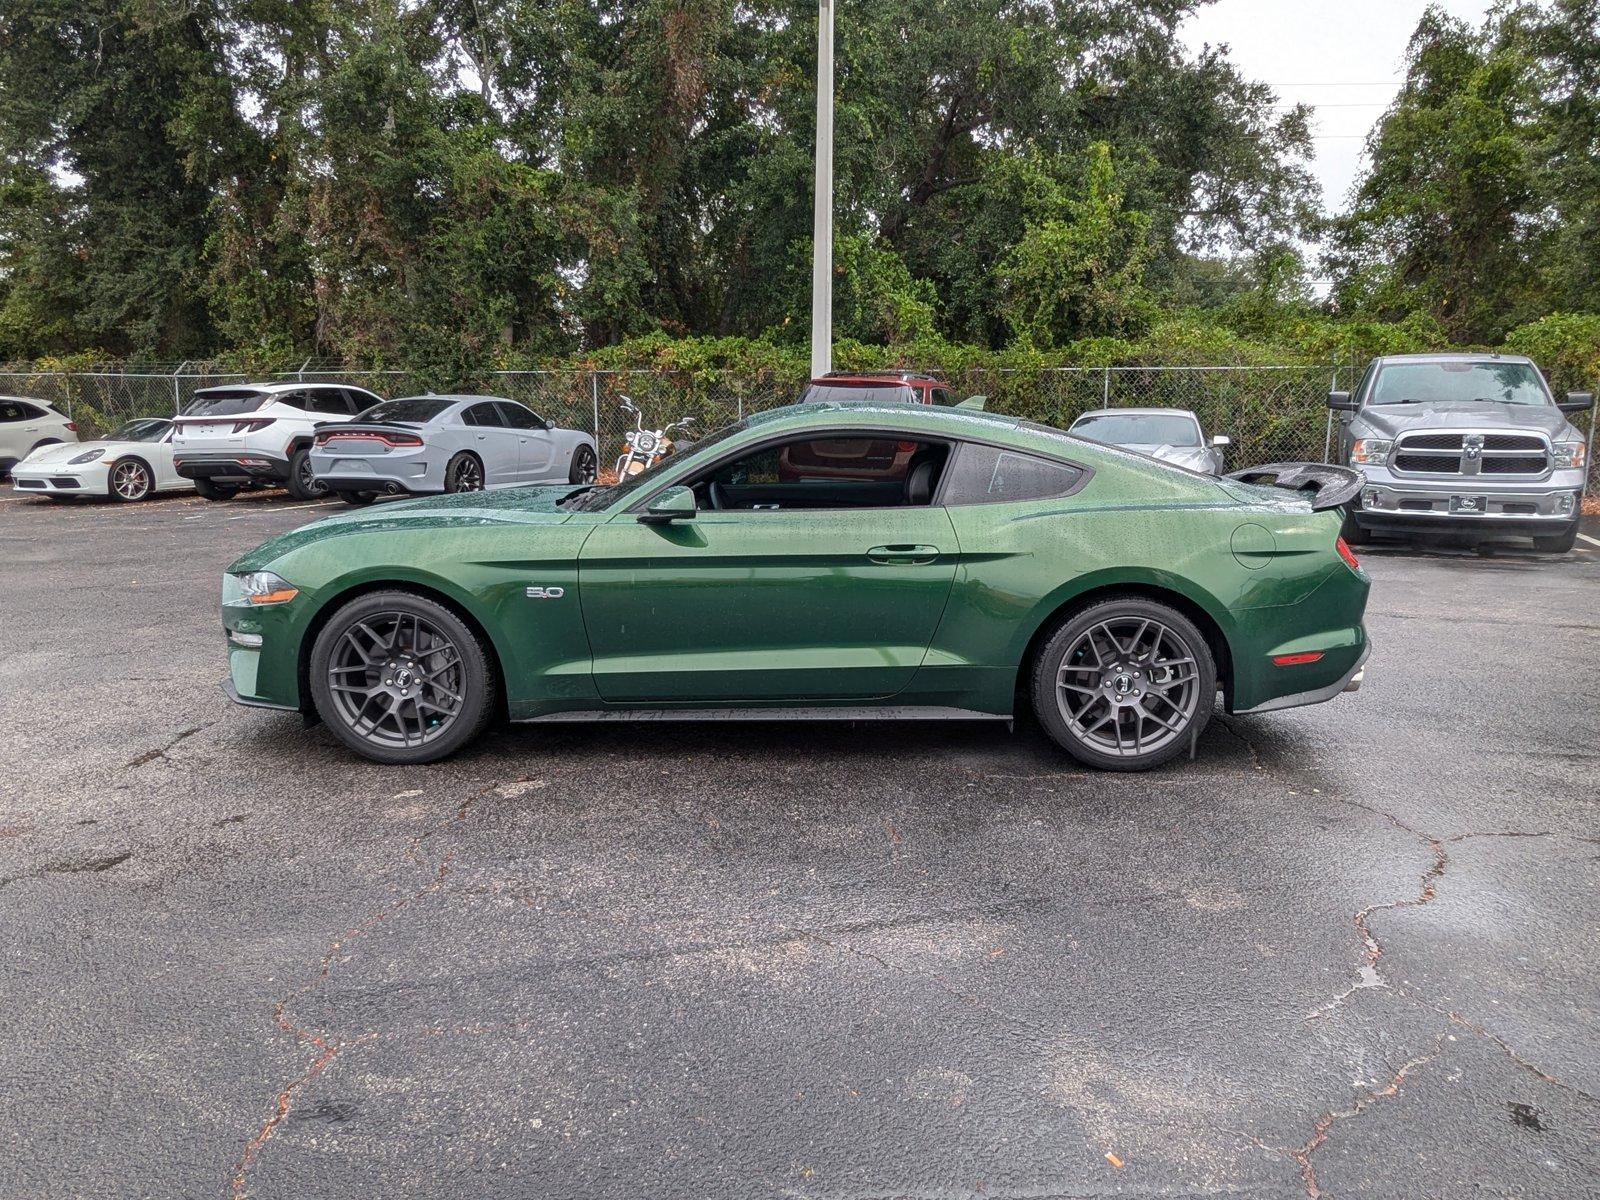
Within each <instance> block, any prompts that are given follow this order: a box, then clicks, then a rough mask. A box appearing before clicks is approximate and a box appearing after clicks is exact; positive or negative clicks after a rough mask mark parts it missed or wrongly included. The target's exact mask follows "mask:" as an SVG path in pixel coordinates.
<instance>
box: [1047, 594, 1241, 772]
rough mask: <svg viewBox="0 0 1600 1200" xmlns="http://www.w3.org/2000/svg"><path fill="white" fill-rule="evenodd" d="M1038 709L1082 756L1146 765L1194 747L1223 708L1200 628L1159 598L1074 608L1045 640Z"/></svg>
mask: <svg viewBox="0 0 1600 1200" xmlns="http://www.w3.org/2000/svg"><path fill="white" fill-rule="evenodd" d="M1032 693H1033V708H1034V713H1035V715H1037V717H1038V718H1039V723H1040V724H1041V725H1042V726H1044V729H1045V731H1046V732H1047V733H1048V734H1049V735H1050V736H1051V737H1052V738H1053V739H1055V741H1056V742H1057V743H1058V744H1060V745H1061V747H1062V748H1063V749H1065V750H1066V751H1067V753H1069V754H1071V755H1072V756H1073V757H1074V758H1076V759H1078V760H1079V761H1080V762H1083V763H1086V764H1088V765H1089V766H1092V767H1099V768H1101V769H1103V770H1108V771H1144V770H1148V769H1149V768H1151V767H1157V766H1160V765H1161V764H1162V763H1164V762H1168V761H1170V760H1171V759H1173V758H1176V757H1177V756H1178V755H1180V754H1182V753H1184V752H1185V751H1187V750H1188V748H1189V746H1190V744H1191V742H1192V741H1193V739H1195V738H1197V737H1199V735H1200V733H1201V731H1202V730H1204V729H1205V727H1206V723H1207V722H1208V721H1209V720H1210V719H1211V714H1212V710H1213V709H1214V708H1215V706H1216V696H1217V672H1216V664H1215V662H1214V660H1213V659H1212V656H1211V648H1210V647H1209V646H1208V645H1207V644H1206V640H1205V637H1204V636H1203V635H1202V634H1201V632H1200V630H1199V629H1197V628H1196V627H1195V625H1194V622H1192V621H1190V620H1189V619H1188V618H1187V617H1185V616H1184V615H1183V614H1182V613H1180V612H1178V611H1177V610H1176V609H1174V608H1171V607H1169V606H1167V605H1165V604H1160V603H1157V602H1155V601H1153V600H1145V599H1142V598H1139V597H1134V596H1128V597H1121V598H1115V599H1111V600H1104V601H1101V602H1100V603H1098V604H1094V605H1091V606H1090V607H1088V608H1086V609H1084V610H1082V611H1081V612H1078V613H1075V614H1073V615H1072V616H1070V617H1069V618H1067V620H1066V621H1065V622H1064V623H1063V624H1062V625H1061V626H1060V628H1058V629H1057V630H1056V631H1055V633H1054V634H1053V635H1052V636H1051V637H1050V639H1049V641H1047V642H1046V643H1045V645H1044V648H1043V650H1042V651H1041V652H1040V654H1039V658H1038V660H1037V662H1036V663H1035V666H1034V672H1033V687H1032Z"/></svg>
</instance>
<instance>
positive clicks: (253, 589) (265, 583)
mask: <svg viewBox="0 0 1600 1200" xmlns="http://www.w3.org/2000/svg"><path fill="white" fill-rule="evenodd" d="M238 580H239V594H240V595H242V596H243V597H244V599H245V603H247V604H252V605H255V606H257V607H259V606H261V605H263V604H287V603H288V602H289V601H291V600H293V599H294V598H295V597H296V596H298V595H299V594H300V589H299V588H297V587H295V586H294V585H293V584H291V583H290V582H289V581H288V580H286V579H284V578H283V576H281V575H274V574H273V573H272V572H271V571H251V572H249V573H248V574H245V575H240V576H238Z"/></svg>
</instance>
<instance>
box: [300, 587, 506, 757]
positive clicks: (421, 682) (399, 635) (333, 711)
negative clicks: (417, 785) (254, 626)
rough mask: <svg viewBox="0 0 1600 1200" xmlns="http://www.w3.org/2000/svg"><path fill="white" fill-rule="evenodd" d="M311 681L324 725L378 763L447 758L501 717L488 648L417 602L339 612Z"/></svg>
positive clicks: (404, 596) (374, 601)
mask: <svg viewBox="0 0 1600 1200" xmlns="http://www.w3.org/2000/svg"><path fill="white" fill-rule="evenodd" d="M310 676H311V694H312V699H313V701H314V702H315V704H316V706H317V713H318V715H319V716H321V718H322V720H323V722H324V723H325V724H326V725H327V726H328V728H329V729H330V730H332V731H333V734H334V736H335V737H337V738H338V739H339V740H340V741H341V742H343V743H344V744H345V745H346V746H349V747H350V748H351V749H352V750H354V751H356V753H358V754H361V755H364V756H365V757H367V758H370V759H372V760H374V761H375V762H381V763H425V762H434V761H435V760H437V759H441V758H444V757H446V756H447V755H449V754H451V753H453V752H455V751H456V750H458V749H460V748H461V747H462V746H464V745H466V744H467V743H468V742H470V741H472V740H473V739H474V738H476V737H477V736H478V735H479V734H480V733H482V732H483V730H484V727H485V726H487V725H488V723H489V719H490V718H491V717H492V716H493V714H494V709H495V704H494V698H495V689H496V686H497V685H496V682H495V679H496V676H495V671H494V664H493V662H492V661H491V659H490V657H489V654H488V652H487V651H486V650H485V648H484V646H483V643H482V642H481V641H479V639H478V636H477V635H476V634H475V633H474V632H473V631H472V630H471V629H470V628H468V627H467V625H466V623H465V622H464V621H462V620H461V618H460V617H458V616H456V614H455V613H453V612H451V611H450V610H449V609H448V608H446V607H444V606H443V605H442V604H439V603H437V602H435V601H433V600H430V599H428V598H427V597H426V596H419V595H416V594H415V593H413V592H401V591H385V592H373V593H371V594H369V595H365V596H361V597H358V598H357V599H355V600H352V601H350V603H348V604H346V605H344V606H343V607H342V608H340V609H339V610H338V611H337V612H335V613H334V614H333V616H332V617H331V618H329V620H328V623H327V624H326V625H324V626H323V628H322V631H321V632H320V633H319V634H318V635H317V640H316V642H315V643H313V645H312V649H311V664H310Z"/></svg>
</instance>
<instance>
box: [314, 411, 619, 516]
mask: <svg viewBox="0 0 1600 1200" xmlns="http://www.w3.org/2000/svg"><path fill="white" fill-rule="evenodd" d="M599 461H600V459H599V455H598V453H597V451H596V446H595V440H594V438H593V437H591V436H590V435H589V434H587V433H584V432H582V431H581V430H577V429H558V428H556V427H555V426H554V425H551V424H550V422H548V421H546V420H545V419H544V418H543V417H540V416H539V415H538V414H537V413H535V412H534V411H533V410H532V409H530V408H528V407H527V406H526V405H523V404H519V403H517V402H516V401H515V400H506V399H503V398H502V397H499V396H407V397H404V398H402V399H399V400H386V401H384V402H383V403H382V404H377V405H374V406H373V407H371V408H369V409H367V410H366V411H365V412H363V413H361V414H360V415H359V416H357V417H356V419H355V420H353V421H350V422H348V423H346V424H341V425H329V426H327V427H325V428H319V429H318V430H317V435H316V441H315V443H314V444H313V445H312V448H311V471H312V474H313V475H314V476H315V478H316V479H317V480H318V481H319V482H321V483H325V484H327V486H328V489H329V490H330V491H332V492H334V493H336V494H338V495H339V496H341V497H342V498H343V499H345V500H347V501H348V502H350V503H351V504H370V503H371V502H372V501H373V500H375V499H376V498H377V497H378V496H380V495H386V496H394V495H426V494H429V493H433V492H476V491H481V490H483V489H484V488H502V487H516V486H517V485H518V484H524V483H593V482H594V478H595V472H596V469H597V468H598V466H599Z"/></svg>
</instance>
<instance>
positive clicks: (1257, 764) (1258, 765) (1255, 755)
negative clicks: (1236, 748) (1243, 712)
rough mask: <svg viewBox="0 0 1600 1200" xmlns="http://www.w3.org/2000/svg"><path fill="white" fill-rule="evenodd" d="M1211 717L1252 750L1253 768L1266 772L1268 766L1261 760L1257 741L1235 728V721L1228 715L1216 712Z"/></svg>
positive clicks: (1251, 760)
mask: <svg viewBox="0 0 1600 1200" xmlns="http://www.w3.org/2000/svg"><path fill="white" fill-rule="evenodd" d="M1211 719H1212V720H1213V721H1215V722H1216V723H1217V724H1218V725H1219V726H1221V727H1222V728H1223V729H1224V730H1226V731H1227V734H1228V736H1229V737H1231V738H1233V740H1234V741H1236V742H1238V743H1239V744H1240V745H1242V746H1243V747H1244V748H1245V749H1246V750H1248V751H1250V766H1251V768H1252V769H1253V770H1255V771H1257V772H1259V773H1263V774H1264V773H1265V772H1266V769H1267V768H1266V765H1265V764H1264V763H1262V761H1261V751H1260V750H1258V749H1257V748H1256V744H1255V742H1254V741H1252V740H1251V739H1250V738H1247V737H1245V735H1244V734H1242V733H1240V732H1239V731H1238V730H1237V729H1235V728H1234V727H1233V723H1232V722H1231V721H1229V720H1228V719H1227V718H1226V717H1224V716H1223V715H1222V714H1221V713H1216V714H1214V715H1213V716H1212V718H1211Z"/></svg>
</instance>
